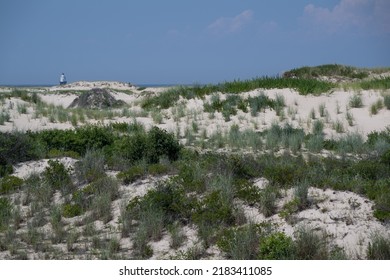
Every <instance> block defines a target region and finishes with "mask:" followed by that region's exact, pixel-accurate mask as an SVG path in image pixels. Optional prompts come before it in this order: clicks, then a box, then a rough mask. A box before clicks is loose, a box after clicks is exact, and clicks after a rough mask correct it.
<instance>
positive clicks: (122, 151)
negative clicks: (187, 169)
mask: <svg viewBox="0 0 390 280" xmlns="http://www.w3.org/2000/svg"><path fill="white" fill-rule="evenodd" d="M180 149H181V146H180V144H179V142H178V141H177V140H176V139H175V138H174V136H173V134H171V133H168V132H166V131H165V130H162V129H160V128H158V127H153V128H152V129H151V130H150V131H149V132H148V133H143V132H139V133H135V134H134V135H129V136H126V137H122V138H120V139H118V140H117V141H115V143H114V145H113V148H112V150H113V152H112V153H113V154H117V155H118V156H120V157H122V158H124V159H125V160H127V161H128V162H129V163H130V164H134V163H136V162H138V161H140V160H142V159H145V160H146V161H147V162H148V163H158V162H159V160H160V158H161V157H166V158H168V159H169V160H170V161H175V160H177V159H178V157H179V152H180Z"/></svg>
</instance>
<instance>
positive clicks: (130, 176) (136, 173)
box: [117, 165, 146, 185]
mask: <svg viewBox="0 0 390 280" xmlns="http://www.w3.org/2000/svg"><path fill="white" fill-rule="evenodd" d="M145 175H146V172H145V168H144V167H143V166H141V165H134V166H132V167H130V168H129V169H128V170H126V171H122V172H119V173H118V175H117V178H118V179H119V180H121V181H122V182H123V183H124V184H126V185H128V184H130V183H133V182H135V181H136V180H138V179H141V178H143V177H144V176H145Z"/></svg>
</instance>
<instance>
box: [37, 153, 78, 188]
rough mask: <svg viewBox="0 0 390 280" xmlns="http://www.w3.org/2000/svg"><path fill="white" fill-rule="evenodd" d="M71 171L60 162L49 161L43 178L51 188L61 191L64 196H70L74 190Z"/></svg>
mask: <svg viewBox="0 0 390 280" xmlns="http://www.w3.org/2000/svg"><path fill="white" fill-rule="evenodd" d="M70 170H71V169H70V168H66V167H65V165H64V164H62V163H61V162H60V161H58V160H49V161H48V166H47V167H46V169H45V171H44V172H43V177H44V180H45V182H46V183H47V184H48V185H49V186H50V187H52V188H54V189H57V190H60V191H61V192H62V194H69V193H71V192H72V191H73V188H74V185H73V183H72V180H71V177H70V174H69V173H70Z"/></svg>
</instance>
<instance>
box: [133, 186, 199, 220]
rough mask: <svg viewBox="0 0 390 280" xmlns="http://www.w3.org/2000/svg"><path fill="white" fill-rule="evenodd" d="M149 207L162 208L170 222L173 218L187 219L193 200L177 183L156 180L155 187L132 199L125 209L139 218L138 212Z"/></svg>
mask: <svg viewBox="0 0 390 280" xmlns="http://www.w3.org/2000/svg"><path fill="white" fill-rule="evenodd" d="M150 207H151V208H152V209H155V210H157V209H160V210H162V211H163V212H164V216H165V220H166V222H167V223H171V222H173V221H175V220H183V221H185V220H187V219H188V218H189V216H190V214H191V209H192V208H193V201H191V199H190V198H189V197H187V196H186V194H185V192H184V188H183V187H182V186H181V185H180V184H179V183H177V182H176V181H174V180H167V181H163V182H158V183H157V186H156V188H155V189H152V190H150V191H148V193H147V194H146V195H145V196H144V197H142V198H139V197H136V198H134V199H132V200H131V201H130V202H129V204H128V205H127V211H130V213H132V214H133V216H134V218H135V219H140V216H139V215H140V213H141V212H142V211H144V210H145V209H149V208H150Z"/></svg>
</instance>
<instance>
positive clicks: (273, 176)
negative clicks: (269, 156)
mask: <svg viewBox="0 0 390 280" xmlns="http://www.w3.org/2000/svg"><path fill="white" fill-rule="evenodd" d="M301 164H303V165H301ZM298 166H299V167H300V168H297V167H298ZM302 166H304V162H303V161H300V160H297V159H295V160H294V159H293V158H289V161H287V160H279V159H278V160H276V161H275V162H270V164H269V165H267V166H265V169H264V176H265V177H266V178H267V179H268V180H269V181H270V183H271V184H277V185H280V186H291V185H293V184H294V182H296V181H298V180H299V179H300V178H301V177H302V176H303V170H302V168H301V167H302Z"/></svg>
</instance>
